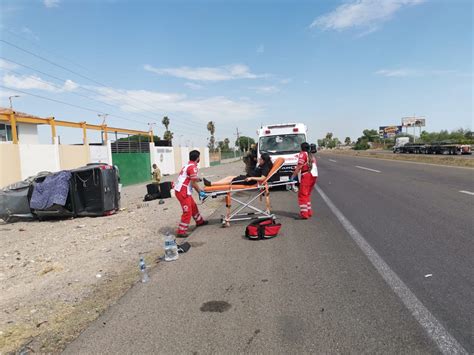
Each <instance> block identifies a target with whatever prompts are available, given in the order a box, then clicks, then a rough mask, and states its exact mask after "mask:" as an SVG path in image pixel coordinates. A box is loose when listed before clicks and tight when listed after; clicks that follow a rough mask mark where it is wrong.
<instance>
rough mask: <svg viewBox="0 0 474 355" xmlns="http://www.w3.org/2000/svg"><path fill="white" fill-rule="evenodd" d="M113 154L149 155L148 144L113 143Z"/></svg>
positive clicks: (132, 142) (134, 142)
mask: <svg viewBox="0 0 474 355" xmlns="http://www.w3.org/2000/svg"><path fill="white" fill-rule="evenodd" d="M111 147H112V154H113V153H149V152H150V144H149V142H137V141H115V142H113V143H112V144H111Z"/></svg>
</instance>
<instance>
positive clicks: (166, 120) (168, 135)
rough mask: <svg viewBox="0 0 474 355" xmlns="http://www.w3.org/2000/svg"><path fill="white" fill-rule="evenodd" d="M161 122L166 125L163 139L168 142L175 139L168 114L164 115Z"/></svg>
mask: <svg viewBox="0 0 474 355" xmlns="http://www.w3.org/2000/svg"><path fill="white" fill-rule="evenodd" d="M161 123H162V124H163V126H165V129H166V131H165V133H164V134H163V139H164V140H166V141H168V142H171V141H172V140H173V132H171V131H170V130H169V129H168V128H169V126H170V119H169V118H168V116H165V117H163V120H162V121H161Z"/></svg>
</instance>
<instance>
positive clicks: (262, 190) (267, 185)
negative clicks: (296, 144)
mask: <svg viewBox="0 0 474 355" xmlns="http://www.w3.org/2000/svg"><path fill="white" fill-rule="evenodd" d="M284 162H285V160H284V159H283V158H278V159H276V160H275V162H274V163H273V168H272V169H271V170H270V173H269V174H268V176H267V177H266V179H265V180H263V181H261V182H259V183H257V184H256V185H242V184H238V183H234V184H229V185H213V186H206V187H204V191H205V192H206V193H207V194H208V195H209V196H210V197H212V198H216V197H218V196H224V195H225V204H226V208H227V211H226V215H225V216H222V219H221V221H222V225H223V226H224V227H227V226H229V225H230V222H234V221H244V220H250V219H261V218H273V219H275V215H274V214H273V213H272V212H271V206H270V189H271V188H272V187H276V186H286V187H288V186H294V184H296V182H294V181H285V182H271V181H270V180H271V178H272V177H273V176H274V175H275V174H277V173H278V171H279V170H280V169H281V167H282V166H283V163H284ZM242 192H249V193H250V197H249V198H248V199H247V200H245V201H244V200H241V199H240V198H238V197H236V196H235V194H238V193H242ZM247 195H248V194H247ZM263 197H265V210H262V209H260V208H258V207H256V206H254V205H252V204H253V203H254V202H255V201H256V200H257V199H260V200H261V199H262V198H263ZM232 201H233V202H235V203H237V205H238V206H237V207H236V208H235V209H233V210H232ZM249 210H250V211H249ZM245 211H246V212H245Z"/></svg>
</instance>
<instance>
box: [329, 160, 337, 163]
mask: <svg viewBox="0 0 474 355" xmlns="http://www.w3.org/2000/svg"><path fill="white" fill-rule="evenodd" d="M328 160H329V161H332V162H333V163H337V161H335V160H333V159H328Z"/></svg>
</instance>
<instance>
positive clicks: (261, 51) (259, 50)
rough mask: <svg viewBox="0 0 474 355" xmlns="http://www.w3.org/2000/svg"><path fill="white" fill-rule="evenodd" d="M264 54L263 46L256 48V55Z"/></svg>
mask: <svg viewBox="0 0 474 355" xmlns="http://www.w3.org/2000/svg"><path fill="white" fill-rule="evenodd" d="M264 52H265V46H264V45H263V44H261V45H259V46H258V47H257V53H258V54H262V53H264Z"/></svg>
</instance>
